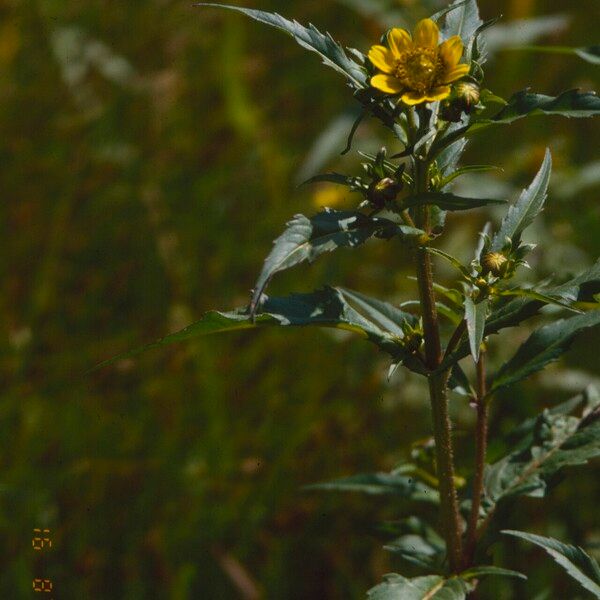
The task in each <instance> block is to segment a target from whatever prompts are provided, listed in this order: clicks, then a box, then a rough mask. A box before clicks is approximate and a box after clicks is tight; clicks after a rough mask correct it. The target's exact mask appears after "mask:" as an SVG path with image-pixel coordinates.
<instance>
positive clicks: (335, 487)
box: [304, 472, 440, 504]
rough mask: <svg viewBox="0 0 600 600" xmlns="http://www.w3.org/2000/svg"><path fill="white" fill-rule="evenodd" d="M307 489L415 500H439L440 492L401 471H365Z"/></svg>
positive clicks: (313, 485)
mask: <svg viewBox="0 0 600 600" xmlns="http://www.w3.org/2000/svg"><path fill="white" fill-rule="evenodd" d="M304 489H307V490H321V491H328V492H361V493H363V494H371V495H376V496H379V495H391V496H397V497H400V498H404V499H406V500H411V501H415V502H431V503H434V504H437V503H438V502H439V499H440V497H439V493H438V491H437V490H435V489H433V488H432V487H430V486H428V485H426V484H425V483H422V482H421V481H419V480H417V479H415V478H414V477H407V476H406V475H401V474H399V473H394V472H392V473H365V474H360V475H351V476H350V477H342V478H341V479H335V480H334V481H328V482H324V483H315V484H311V485H308V486H305V488H304Z"/></svg>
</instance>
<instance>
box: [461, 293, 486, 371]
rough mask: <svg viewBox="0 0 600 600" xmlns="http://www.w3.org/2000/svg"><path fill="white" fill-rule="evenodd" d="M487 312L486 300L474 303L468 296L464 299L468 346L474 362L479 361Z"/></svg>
mask: <svg viewBox="0 0 600 600" xmlns="http://www.w3.org/2000/svg"><path fill="white" fill-rule="evenodd" d="M487 310H488V301H487V300H483V301H482V302H478V303H475V302H473V300H472V299H471V298H469V297H468V296H467V297H466V298H465V320H466V322H467V333H468V334H469V346H470V348H471V356H472V357H473V360H474V361H475V362H478V361H479V351H480V349H481V342H483V334H484V331H485V319H486V316H487Z"/></svg>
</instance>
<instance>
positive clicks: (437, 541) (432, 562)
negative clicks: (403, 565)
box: [384, 516, 446, 573]
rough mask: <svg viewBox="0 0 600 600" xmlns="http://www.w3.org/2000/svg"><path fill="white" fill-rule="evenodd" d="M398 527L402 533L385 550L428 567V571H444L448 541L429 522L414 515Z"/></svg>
mask: <svg viewBox="0 0 600 600" xmlns="http://www.w3.org/2000/svg"><path fill="white" fill-rule="evenodd" d="M397 528H398V529H399V531H397V533H398V534H400V535H399V536H398V537H396V538H395V539H394V540H393V541H391V542H389V543H388V544H386V545H385V546H384V550H387V551H388V552H392V553H393V554H395V555H396V556H399V557H400V558H402V559H404V560H405V561H406V562H409V563H411V564H413V565H417V566H418V567H421V568H422V569H426V570H427V571H426V572H429V573H441V572H442V571H443V568H444V562H445V558H446V543H445V542H444V539H443V538H442V537H441V536H440V535H439V534H438V533H437V532H436V531H435V530H434V529H433V528H432V527H431V526H430V525H429V524H428V523H426V522H425V521H424V520H423V519H420V518H418V517H414V516H413V517H409V518H407V519H404V520H402V521H400V522H399V523H398V524H397Z"/></svg>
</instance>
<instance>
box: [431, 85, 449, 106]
mask: <svg viewBox="0 0 600 600" xmlns="http://www.w3.org/2000/svg"><path fill="white" fill-rule="evenodd" d="M449 95H450V86H449V85H440V86H438V87H435V88H433V89H432V90H429V91H428V92H427V102H437V101H438V100H443V99H444V98H447V97H448V96H449Z"/></svg>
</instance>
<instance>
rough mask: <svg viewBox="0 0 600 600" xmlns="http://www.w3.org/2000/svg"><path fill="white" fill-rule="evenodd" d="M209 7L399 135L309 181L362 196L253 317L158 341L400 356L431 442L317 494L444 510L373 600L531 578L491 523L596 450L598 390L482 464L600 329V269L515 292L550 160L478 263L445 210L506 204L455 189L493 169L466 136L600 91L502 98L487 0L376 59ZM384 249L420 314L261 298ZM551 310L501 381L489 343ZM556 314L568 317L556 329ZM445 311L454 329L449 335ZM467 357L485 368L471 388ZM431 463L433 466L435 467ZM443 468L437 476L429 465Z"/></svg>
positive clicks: (374, 52) (312, 229) (313, 230)
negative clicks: (462, 402)
mask: <svg viewBox="0 0 600 600" xmlns="http://www.w3.org/2000/svg"><path fill="white" fill-rule="evenodd" d="M201 6H220V7H221V8H228V9H231V10H236V11H239V12H241V13H244V14H245V15H247V16H249V17H252V18H253V19H255V20H257V21H260V22H262V23H265V24H267V25H271V26H273V27H276V28H278V29H281V30H283V31H284V32H286V33H288V34H290V35H291V36H292V37H293V38H294V39H295V40H296V41H297V42H298V43H299V44H300V45H301V46H302V47H304V48H306V49H308V50H310V51H312V52H315V53H317V54H318V55H319V56H320V57H321V59H322V61H323V63H324V64H325V65H326V66H328V67H331V68H333V69H335V70H336V71H337V72H338V73H340V74H341V75H342V76H344V78H345V79H346V81H347V84H348V86H349V88H350V90H351V91H352V93H353V96H354V98H355V99H356V101H357V102H359V103H360V105H361V106H362V112H361V116H360V118H359V120H358V121H357V122H356V123H355V125H354V127H352V130H351V131H350V135H349V140H348V147H350V146H351V144H352V138H353V134H354V132H355V130H356V127H357V126H358V123H359V122H360V119H362V118H365V117H367V116H371V117H373V118H375V119H377V120H379V121H380V122H381V123H382V125H383V126H384V127H386V128H387V129H389V130H390V132H391V134H392V136H393V142H391V143H392V144H393V146H394V152H393V155H391V156H390V155H389V154H388V153H386V151H385V149H382V150H381V151H380V152H379V153H378V154H377V155H369V154H362V156H363V157H364V159H365V162H364V165H363V166H364V172H362V173H355V174H341V173H326V174H322V175H316V176H315V177H313V178H312V179H311V181H329V182H334V183H337V184H339V185H342V186H347V187H348V188H349V189H350V190H351V191H353V192H355V193H356V195H357V207H356V209H355V210H333V209H328V208H326V209H324V210H323V211H322V212H319V213H318V214H316V215H314V216H310V217H307V216H304V215H296V216H294V217H293V218H292V219H291V220H290V222H289V223H288V224H287V227H286V229H285V231H284V232H283V233H282V234H281V236H280V237H279V238H277V240H276V241H275V244H274V246H273V249H272V250H271V252H270V254H269V255H268V257H267V258H266V260H265V263H264V266H263V268H262V271H261V273H260V275H259V277H258V280H257V282H256V286H255V289H254V292H253V295H252V298H251V301H250V304H249V306H248V307H245V308H242V309H240V310H235V311H232V312H210V313H208V314H206V315H205V316H204V317H203V318H202V319H201V320H200V321H198V322H197V323H194V324H192V325H190V326H189V327H188V328H186V329H184V330H183V331H181V332H179V333H176V334H173V335H170V336H167V337H166V338H164V339H162V340H160V341H158V342H156V343H155V344H152V345H151V346H156V345H164V344H169V343H172V342H176V341H181V340H185V339H188V338H192V337H195V336H199V335H204V334H208V333H213V332H221V331H229V330H235V329H243V328H250V327H261V326H283V327H289V326H308V325H311V326H318V327H336V328H340V329H346V330H349V331H353V332H356V333H358V334H360V335H361V336H363V337H364V338H366V339H367V340H369V341H370V342H372V343H373V344H375V345H376V346H378V347H379V348H380V349H382V350H383V351H384V352H386V353H387V354H388V355H389V356H390V358H391V364H392V370H393V369H396V368H399V367H400V366H403V367H404V368H407V369H409V370H411V371H413V372H414V373H417V374H419V375H420V376H423V377H425V378H426V379H427V382H428V388H429V396H430V403H431V412H432V423H433V439H434V441H435V443H434V445H432V446H431V447H427V448H425V447H423V448H420V449H419V448H418V449H415V452H414V457H413V458H414V461H413V462H412V463H409V464H404V465H401V466H400V467H398V469H396V470H395V471H393V472H392V473H389V474H381V473H379V474H375V475H358V476H354V477H350V478H347V479H343V480H338V481H335V482H331V483H327V484H319V485H317V486H313V487H317V488H319V487H320V488H322V489H346V490H359V491H360V490H365V491H373V490H376V491H378V492H383V493H385V492H389V493H393V494H394V495H395V496H396V497H397V496H400V497H402V498H404V499H405V500H408V501H413V502H415V503H423V502H425V503H430V504H434V505H435V506H437V507H438V508H439V510H438V511H437V514H438V518H437V519H436V520H435V522H432V523H427V522H425V521H423V520H421V519H418V518H416V517H414V518H411V519H409V520H407V521H405V522H403V523H401V524H400V525H399V526H398V527H399V529H398V532H397V533H398V535H397V538H396V539H395V540H394V541H391V542H390V544H389V545H388V546H387V548H388V549H389V550H390V551H391V552H394V553H396V554H397V555H398V556H399V557H400V558H402V559H404V560H406V561H408V562H410V563H412V564H413V565H417V566H418V567H419V568H421V569H422V571H423V575H422V576H420V577H416V578H415V577H413V578H407V577H404V576H402V575H400V574H393V575H389V576H387V577H386V578H385V580H384V581H383V582H382V583H379V584H378V585H377V586H376V587H374V588H373V589H372V590H371V591H370V592H369V597H371V598H372V599H374V600H375V599H376V600H386V599H404V600H408V599H423V600H424V599H431V598H439V599H440V600H441V599H445V600H452V599H460V598H465V597H466V595H467V594H469V593H471V592H472V591H473V590H475V588H476V587H477V584H478V581H479V580H481V578H483V577H485V576H489V575H495V576H508V577H524V575H522V574H521V573H516V572H514V571H508V570H505V569H502V568H501V567H500V566H495V565H490V564H488V563H489V557H488V555H487V553H486V549H487V548H488V547H489V545H490V544H491V543H492V542H494V541H497V540H498V539H501V538H500V536H499V535H498V534H499V532H498V531H497V527H496V528H494V516H495V513H496V510H497V508H498V507H499V506H500V505H502V504H504V503H506V502H508V501H510V500H511V499H512V498H514V497H515V496H519V495H529V496H543V495H544V494H545V492H546V490H547V484H548V482H549V480H550V479H551V478H552V477H553V476H554V475H555V474H556V472H557V471H559V470H561V469H563V468H564V467H567V466H568V465H572V464H583V463H585V462H587V461H588V460H589V459H591V458H592V457H595V456H597V455H599V454H600V418H599V417H600V408H599V406H600V403H599V400H598V397H597V396H596V395H595V394H593V393H591V392H586V393H584V394H582V395H580V396H578V397H576V398H574V399H571V400H569V401H567V402H566V403H565V404H563V405H560V406H555V407H553V408H551V409H549V410H545V411H544V412H543V413H542V414H541V415H539V416H538V417H536V418H533V419H530V420H528V421H526V422H525V423H524V424H523V425H522V426H521V427H520V428H519V429H518V430H517V432H516V433H517V434H518V435H519V436H520V441H519V442H518V443H517V444H516V445H513V446H512V447H514V451H513V452H512V453H511V454H509V455H508V456H506V457H505V458H503V459H502V460H500V461H498V462H496V463H494V464H486V446H487V419H488V409H489V404H490V402H491V401H492V398H493V396H494V394H495V393H496V392H497V391H498V390H501V389H503V388H506V387H507V386H510V385H512V384H514V383H515V382H517V381H519V380H522V379H524V378H525V377H528V376H529V375H531V374H532V373H534V372H536V371H538V370H540V369H542V368H543V367H544V366H546V365H547V364H548V363H550V362H551V361H554V360H556V359H557V358H558V357H559V356H560V355H561V354H562V353H564V352H565V351H566V350H567V349H568V347H569V345H570V344H571V342H572V341H573V339H574V338H575V336H576V335H577V334H578V333H580V332H581V331H583V330H585V329H588V328H590V327H594V326H596V325H598V324H600V310H599V308H600V305H599V304H598V299H597V296H594V294H595V293H597V292H598V291H599V289H600V287H599V286H600V263H596V265H595V266H594V267H592V268H591V269H589V270H587V271H585V272H583V273H581V274H579V275H578V276H576V277H574V278H573V279H571V280H570V281H567V282H562V283H549V282H547V281H546V282H544V283H540V284H538V285H537V286H523V285H519V284H516V283H514V281H513V276H514V275H515V273H516V272H517V271H518V270H519V269H520V268H521V267H522V266H525V265H526V258H527V255H528V254H529V253H530V252H531V250H532V249H533V246H532V245H530V244H527V243H524V242H523V241H522V234H523V231H524V230H525V228H526V227H527V226H528V225H530V224H531V223H532V221H533V220H534V219H535V218H536V217H537V215H538V214H539V213H540V211H541V210H542V208H543V205H544V202H545V199H546V194H547V189H548V183H549V179H550V171H551V162H552V161H551V156H550V152H546V156H545V158H544V160H543V162H542V164H541V167H540V169H539V172H538V174H537V175H536V176H535V179H534V180H533V181H532V183H531V185H530V186H529V187H527V189H525V190H523V192H522V194H521V196H520V197H519V199H518V200H517V202H516V203H515V204H513V205H512V206H510V207H509V208H508V211H507V213H506V216H505V217H504V219H503V220H502V222H501V223H500V224H499V226H498V227H496V228H492V227H490V226H488V227H486V229H485V230H484V231H483V232H482V233H481V235H480V238H479V241H478V243H477V244H476V248H475V251H474V254H473V260H472V261H471V263H470V264H466V265H465V264H462V263H461V262H460V261H459V260H457V259H456V258H454V257H452V256H450V255H448V254H446V253H444V252H443V251H441V250H439V249H438V248H437V247H436V246H435V242H436V238H437V237H438V236H440V235H442V234H443V233H444V229H445V215H446V212H447V211H462V210H469V209H472V208H476V207H481V206H486V205H489V204H500V203H503V202H504V200H498V199H489V198H467V197H463V196H459V195H456V194H454V193H452V192H451V191H450V185H451V183H452V182H453V181H454V180H455V179H456V178H457V177H459V176H461V175H462V174H464V173H466V172H473V171H478V170H479V171H481V170H484V169H485V168H486V167H479V166H463V167H459V166H458V165H459V161H460V158H461V154H462V152H463V150H464V149H465V145H466V143H467V140H468V138H469V137H471V136H474V135H478V134H480V133H482V132H483V131H485V130H487V129H490V128H493V127H502V126H505V125H508V124H509V123H512V122H513V121H515V120H517V119H521V118H525V117H528V116H529V115H542V114H547V115H563V116H566V117H589V116H592V115H597V114H599V113H600V100H599V99H598V97H597V96H596V95H595V94H592V93H582V92H579V91H576V90H571V91H566V92H565V93H563V94H561V95H559V96H557V97H551V96H545V95H541V94H536V93H532V92H529V91H521V92H518V93H516V94H514V95H513V96H512V97H511V98H510V99H509V100H508V101H505V100H503V99H502V98H500V97H499V96H497V95H495V94H493V93H492V92H490V91H489V90H487V89H486V88H485V86H484V71H483V66H484V64H485V58H486V57H485V51H484V44H483V43H482V42H483V39H482V38H483V36H482V33H483V32H484V30H485V29H486V27H488V26H490V25H493V22H488V23H483V22H482V21H481V20H480V18H479V13H478V9H477V4H476V2H475V0H463V1H459V2H455V3H454V4H452V5H451V6H449V7H448V8H447V9H446V10H444V11H442V12H440V13H438V14H436V15H433V16H432V17H431V18H430V19H425V20H423V21H421V22H419V23H417V24H416V26H415V28H414V32H413V34H412V36H411V35H410V34H409V33H408V32H407V31H405V30H403V29H392V30H390V31H389V32H387V33H386V34H385V35H384V36H383V37H382V39H381V43H380V44H376V45H373V46H372V47H371V49H370V50H369V51H368V54H367V55H365V54H363V53H362V52H360V51H358V50H355V49H347V50H346V49H344V48H343V47H342V46H340V45H339V44H338V43H336V42H335V41H334V40H333V39H332V38H331V37H330V36H329V35H327V34H323V33H321V32H319V31H318V30H317V29H316V28H315V27H314V26H312V25H310V26H308V27H304V26H302V25H300V24H299V23H297V22H295V21H289V20H287V19H284V18H283V17H281V16H279V15H277V14H271V13H266V12H262V11H256V10H250V9H246V8H239V7H234V6H221V5H218V4H203V5H201ZM372 238H379V239H384V240H387V241H388V242H389V241H390V240H395V241H396V242H398V243H403V244H407V245H408V246H410V247H411V248H412V249H413V253H412V255H413V257H414V269H415V274H416V279H417V281H418V290H419V298H418V300H417V301H415V302H409V303H407V304H406V305H403V306H402V307H398V306H394V305H393V304H390V303H387V302H385V301H383V300H379V299H376V298H371V297H368V296H365V295H364V294H361V293H359V292H356V291H351V290H348V289H344V288H339V287H324V288H322V289H320V290H317V291H315V292H313V293H302V294H294V295H291V296H287V297H268V296H266V295H265V293H264V292H265V288H266V287H267V284H268V283H269V281H270V280H271V278H272V277H273V276H274V275H275V274H276V273H278V272H280V271H283V270H285V269H289V268H291V267H294V266H295V265H298V264H300V263H302V262H304V261H313V260H315V259H317V258H318V257H319V256H321V255H322V254H324V253H327V252H332V251H334V250H337V249H338V248H356V247H358V246H360V245H361V244H363V243H364V242H366V241H367V240H369V239H372ZM433 258H436V259H438V258H439V259H443V260H447V261H448V262H449V263H450V264H451V265H453V267H455V269H456V272H457V276H458V280H457V283H456V285H455V286H454V287H452V288H446V287H443V286H441V285H439V284H436V283H434V280H433V270H432V259H433ZM546 305H553V306H555V307H556V309H555V310H554V311H550V312H548V311H545V312H544V313H543V314H544V315H546V317H547V318H548V321H549V322H548V323H547V324H545V325H543V326H542V327H540V328H539V329H537V330H535V331H534V332H533V333H532V334H531V335H530V336H529V338H528V339H527V340H526V341H525V342H524V343H523V344H522V345H521V346H520V348H518V349H517V350H516V353H515V354H514V356H513V357H512V358H510V359H509V360H508V361H506V362H505V363H504V364H503V365H502V367H501V368H500V369H499V370H498V371H497V372H495V373H488V369H487V368H486V363H487V362H488V361H487V356H488V354H489V353H490V352H491V344H490V341H489V339H490V338H491V337H492V336H493V334H497V333H499V332H500V331H501V330H504V329H507V328H511V327H516V326H518V325H520V324H521V323H523V322H524V321H525V320H527V319H530V318H531V317H534V316H536V315H538V314H539V313H540V310H541V309H542V308H543V307H544V306H546ZM560 312H563V313H564V314H563V315H561V316H560V318H558V317H557V316H556V315H557V314H558V313H560ZM440 315H443V316H444V317H445V318H447V319H448V320H449V321H450V322H451V323H452V324H453V328H452V329H450V330H449V331H448V332H447V334H446V329H445V325H444V328H442V327H441V326H440V320H439V316H440ZM442 334H443V335H442ZM505 343H508V342H505ZM135 352H137V351H135ZM130 354H131V353H130ZM113 360H114V359H113ZM462 361H473V362H474V363H475V369H474V370H473V371H474V372H475V373H476V375H475V376H474V377H473V379H474V380H473V381H471V380H470V379H469V378H468V377H467V375H466V374H465V371H464V370H463V366H464V362H462ZM461 362H462V365H463V366H461ZM450 391H456V392H457V393H459V394H462V395H463V396H465V397H466V398H467V400H466V401H468V402H470V403H471V404H472V405H473V406H474V407H475V408H476V413H477V424H476V430H475V436H474V437H475V443H474V453H475V461H474V462H475V465H476V466H475V470H474V473H473V474H472V477H471V478H470V481H469V482H468V485H466V486H462V487H461V489H460V493H459V490H457V481H458V480H459V479H458V478H457V476H456V473H455V461H454V454H453V439H452V428H451V419H450V414H449V410H448V397H449V393H450ZM430 452H431V453H433V461H430V460H427V457H428V456H429V454H430ZM432 463H433V464H434V465H435V473H431V472H430V471H428V470H427V469H428V468H429V467H430V466H431V464H432ZM503 533H506V534H511V535H517V536H520V537H522V538H524V539H526V540H529V541H531V542H533V543H534V544H538V545H541V546H542V547H544V548H545V549H546V550H547V551H548V552H549V553H550V554H551V555H552V556H553V557H554V558H555V559H556V560H557V562H559V564H561V565H562V566H563V567H565V568H566V570H567V572H568V573H569V575H571V576H572V577H574V578H576V579H577V580H578V581H579V583H581V585H582V586H584V587H585V588H586V589H587V590H588V591H590V592H592V593H594V594H596V596H597V597H599V598H600V568H599V567H598V565H597V563H595V561H594V560H593V559H592V558H591V557H589V556H588V555H587V554H586V553H585V552H584V551H583V550H582V549H580V548H575V547H572V546H568V545H565V544H562V543H560V542H558V541H556V540H552V539H549V538H542V537H540V536H534V535H530V534H525V533H519V532H511V531H505V532H503Z"/></svg>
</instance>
